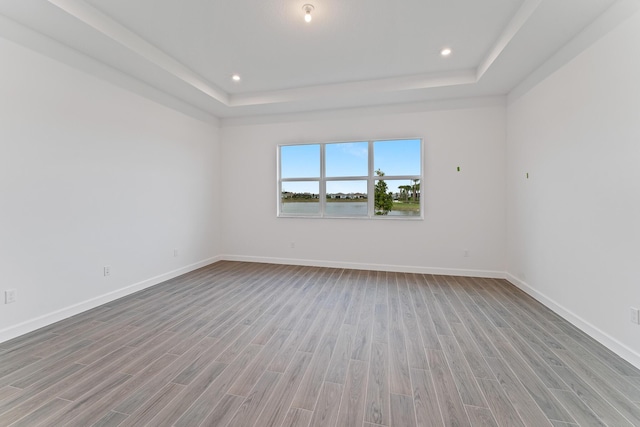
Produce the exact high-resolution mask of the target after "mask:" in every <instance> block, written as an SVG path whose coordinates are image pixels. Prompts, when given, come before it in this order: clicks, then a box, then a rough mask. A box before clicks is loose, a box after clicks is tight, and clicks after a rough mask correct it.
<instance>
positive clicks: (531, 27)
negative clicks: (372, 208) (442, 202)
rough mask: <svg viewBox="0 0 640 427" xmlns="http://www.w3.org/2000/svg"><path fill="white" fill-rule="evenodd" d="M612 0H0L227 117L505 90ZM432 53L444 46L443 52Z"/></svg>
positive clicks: (41, 26) (59, 35)
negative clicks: (307, 17)
mask: <svg viewBox="0 0 640 427" xmlns="http://www.w3.org/2000/svg"><path fill="white" fill-rule="evenodd" d="M619 1H621V0H619ZM305 3H311V4H313V5H314V7H315V10H314V11H313V20H312V22H311V23H309V24H307V23H305V22H304V20H303V16H304V12H303V10H302V6H303V4H305ZM614 3H616V0H482V1H478V0H404V1H395V2H392V1H390V0H227V1H222V0H180V1H176V0H0V14H2V15H4V16H5V17H6V18H9V19H10V20H11V21H15V22H17V23H19V24H21V25H22V26H25V27H28V28H30V29H32V30H35V31H37V32H38V33H40V34H43V35H45V36H48V37H50V38H52V39H54V40H56V41H57V42H59V43H61V44H63V45H65V46H67V47H69V48H72V49H74V50H75V51H78V52H81V53H82V54H84V55H87V56H89V57H91V58H93V59H95V60H97V61H99V62H101V63H103V64H106V65H108V66H109V67H112V68H114V69H116V70H118V71H120V72H122V73H124V74H126V75H128V76H130V77H133V78H135V79H137V80H139V81H141V82H144V83H145V84H146V85H149V86H151V87H153V88H155V89H158V90H160V91H162V92H164V93H166V94H168V95H170V96H172V97H174V98H177V99H178V100H181V101H182V102H184V103H186V104H188V105H190V106H193V107H195V108H197V109H199V110H202V111H204V112H207V113H209V114H211V115H214V116H217V117H236V116H247V115H259V114H273V113H290V112H298V111H311V110H319V109H329V108H345V107H356V106H370V105H380V104H389V103H404V102H417V101H431V100H441V99H451V98H465V97H477V96H485V95H500V94H507V93H508V92H509V91H510V90H511V89H513V88H514V87H515V86H516V85H517V84H518V83H520V82H522V81H523V80H524V79H525V78H526V77H527V76H528V75H529V74H531V73H532V72H533V71H534V70H536V68H538V67H539V66H540V65H541V64H543V63H544V62H545V61H546V60H547V59H549V58H550V57H551V56H552V55H553V54H554V53H555V52H557V51H558V50H559V49H560V48H562V47H563V46H564V45H566V44H567V43H568V42H569V41H570V40H572V39H573V38H574V37H575V36H576V35H577V34H578V33H580V31H581V30H583V29H584V28H585V27H586V26H587V25H589V24H590V23H591V22H593V21H594V20H595V19H596V18H598V17H599V16H600V15H602V14H603V13H604V12H605V11H606V10H607V9H608V8H609V7H611V6H612V5H613V4H614ZM2 35H3V34H2V32H1V31H0V36H2ZM443 47H450V48H451V49H452V50H453V54H452V55H451V56H450V57H448V58H443V57H441V56H440V54H439V52H440V49H441V48H443ZM50 50H51V49H50ZM48 53H49V54H51V55H52V56H55V55H54V54H52V53H51V52H48ZM58 56H59V59H61V60H63V61H64V60H65V58H68V55H67V56H66V57H65V55H58ZM67 62H69V61H67ZM234 73H238V74H239V75H240V76H241V77H242V80H241V81H240V82H239V83H236V82H233V81H232V80H231V76H232V74H234Z"/></svg>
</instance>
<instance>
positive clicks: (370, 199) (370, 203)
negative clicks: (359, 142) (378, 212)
mask: <svg viewBox="0 0 640 427" xmlns="http://www.w3.org/2000/svg"><path fill="white" fill-rule="evenodd" d="M368 144H369V147H368V149H367V154H368V157H369V176H368V178H367V214H368V217H369V218H372V217H373V214H374V201H375V194H374V188H375V183H374V179H373V175H374V172H373V141H368Z"/></svg>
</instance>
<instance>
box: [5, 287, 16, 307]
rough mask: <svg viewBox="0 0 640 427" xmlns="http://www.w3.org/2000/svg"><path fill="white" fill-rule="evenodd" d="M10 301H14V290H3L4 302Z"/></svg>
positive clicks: (9, 302) (8, 302)
mask: <svg viewBox="0 0 640 427" xmlns="http://www.w3.org/2000/svg"><path fill="white" fill-rule="evenodd" d="M12 302H16V290H15V289H7V290H6V291H4V303H5V304H11V303H12Z"/></svg>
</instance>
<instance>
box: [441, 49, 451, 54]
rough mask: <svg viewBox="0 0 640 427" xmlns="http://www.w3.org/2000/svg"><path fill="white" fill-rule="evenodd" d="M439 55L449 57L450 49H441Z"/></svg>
mask: <svg viewBox="0 0 640 427" xmlns="http://www.w3.org/2000/svg"><path fill="white" fill-rule="evenodd" d="M440 55H442V56H449V55H451V49H449V48H448V47H445V48H443V49H442V50H441V51H440Z"/></svg>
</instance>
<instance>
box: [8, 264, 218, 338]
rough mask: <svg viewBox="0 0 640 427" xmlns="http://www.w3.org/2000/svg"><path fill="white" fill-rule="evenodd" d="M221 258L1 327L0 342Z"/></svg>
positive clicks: (191, 265)
mask: <svg viewBox="0 0 640 427" xmlns="http://www.w3.org/2000/svg"><path fill="white" fill-rule="evenodd" d="M220 259H221V258H220V257H219V256H215V257H211V258H207V259H204V260H202V261H198V262H195V263H193V264H190V265H187V266H184V267H181V268H178V269H176V270H172V271H169V272H167V273H164V274H160V275H158V276H155V277H151V278H149V279H146V280H143V281H141V282H138V283H134V284H132V285H129V286H126V287H124V288H120V289H118V290H116V291H113V292H109V293H106V294H103V295H100V296H97V297H95V298H91V299H89V300H86V301H83V302H80V303H78V304H74V305H71V306H69V307H65V308H63V309H60V310H56V311H54V312H51V313H48V314H44V315H42V316H39V317H36V318H35V319H31V320H27V321H25V322H22V323H19V324H17V325H13V326H9V327H8V328H5V329H1V330H0V343H1V342H4V341H8V340H10V339H12V338H15V337H18V336H20V335H24V334H26V333H28V332H32V331H35V330H36V329H40V328H42V327H44V326H48V325H51V324H53V323H55V322H59V321H60V320H64V319H66V318H69V317H71V316H75V315H76V314H79V313H82V312H83V311H87V310H91V309H92V308H95V307H98V306H100V305H102V304H106V303H108V302H110V301H113V300H116V299H118V298H122V297H124V296H127V295H130V294H132V293H134V292H138V291H141V290H143V289H145V288H148V287H151V286H154V285H157V284H159V283H162V282H164V281H166V280H169V279H173V278H174V277H177V276H180V275H181V274H185V273H188V272H190V271H193V270H196V269H198V268H200V267H204V266H206V265H209V264H213V263H214V262H217V261H220Z"/></svg>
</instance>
